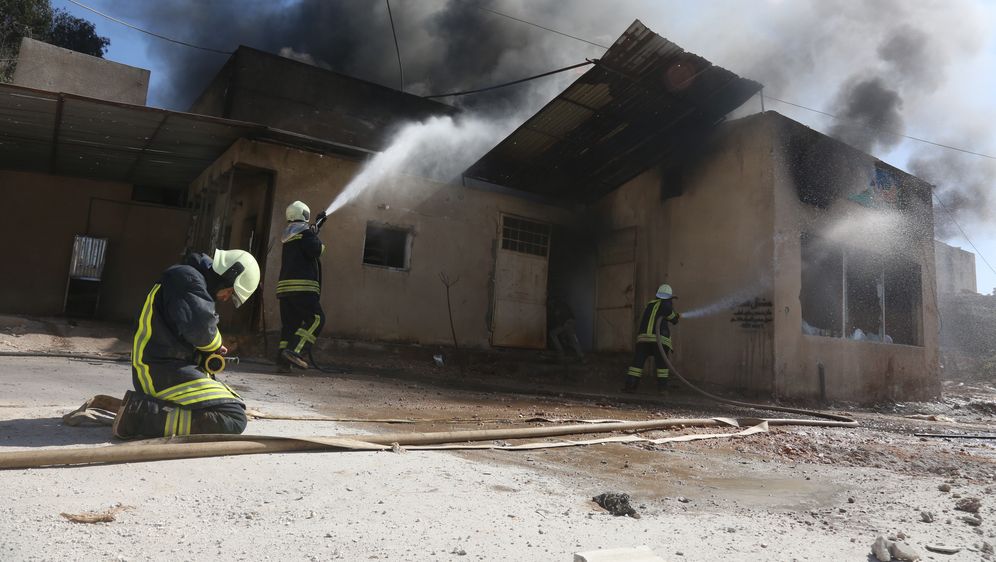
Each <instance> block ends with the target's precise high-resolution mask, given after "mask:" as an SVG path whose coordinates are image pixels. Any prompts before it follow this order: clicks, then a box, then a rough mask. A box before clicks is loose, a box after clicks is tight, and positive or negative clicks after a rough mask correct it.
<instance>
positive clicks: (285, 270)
mask: <svg viewBox="0 0 996 562" xmlns="http://www.w3.org/2000/svg"><path fill="white" fill-rule="evenodd" d="M283 243H284V247H283V253H282V257H281V261H280V279H279V281H277V297H286V296H291V295H294V294H302V293H305V294H307V293H313V294H321V292H322V267H321V262H320V261H319V258H321V257H322V253H324V252H325V244H322V241H321V240H319V239H318V234H317V233H316V232H315V231H314V230H312V229H311V228H308V225H307V223H303V222H301V223H297V222H295V223H291V224H289V225H287V229H286V230H285V231H284V236H283Z"/></svg>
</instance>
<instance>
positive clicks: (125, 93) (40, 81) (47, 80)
mask: <svg viewBox="0 0 996 562" xmlns="http://www.w3.org/2000/svg"><path fill="white" fill-rule="evenodd" d="M12 82H13V83H14V84H15V85H17V86H25V87H28V88H36V89H39V90H48V91H50V92H65V93H68V94H78V95H81V96H89V97H94V98H99V99H102V100H108V101H117V102H123V103H131V104H135V105H145V101H146V98H147V96H148V93H149V71H148V70H145V69H144V68H136V67H134V66H128V65H126V64H121V63H117V62H112V61H109V60H104V59H102V58H99V57H93V56H90V55H84V54H83V53H77V52H76V51H70V50H69V49H63V48H62V47H56V46H55V45H49V44H48V43H43V42H41V41H36V40H34V39H29V38H27V37H25V38H24V39H22V40H21V50H20V52H19V53H18V56H17V68H16V69H15V70H14V78H13V81H12Z"/></svg>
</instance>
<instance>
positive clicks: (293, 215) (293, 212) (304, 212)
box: [285, 201, 311, 222]
mask: <svg viewBox="0 0 996 562" xmlns="http://www.w3.org/2000/svg"><path fill="white" fill-rule="evenodd" d="M285 214H286V215H287V222H294V221H304V222H308V221H309V220H311V209H309V208H308V206H307V205H305V204H304V203H302V202H300V201H295V202H293V203H291V204H290V205H287V212H286V213H285Z"/></svg>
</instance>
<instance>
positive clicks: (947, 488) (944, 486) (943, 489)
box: [937, 484, 951, 492]
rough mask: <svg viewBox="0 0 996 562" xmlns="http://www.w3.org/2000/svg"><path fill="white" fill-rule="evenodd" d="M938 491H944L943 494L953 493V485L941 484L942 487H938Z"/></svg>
mask: <svg viewBox="0 0 996 562" xmlns="http://www.w3.org/2000/svg"><path fill="white" fill-rule="evenodd" d="M937 489H938V490H940V491H942V492H950V491H951V484H941V485H940V486H938V487H937Z"/></svg>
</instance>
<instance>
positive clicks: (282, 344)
mask: <svg viewBox="0 0 996 562" xmlns="http://www.w3.org/2000/svg"><path fill="white" fill-rule="evenodd" d="M277 349H287V340H280V343H278V344H277Z"/></svg>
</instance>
